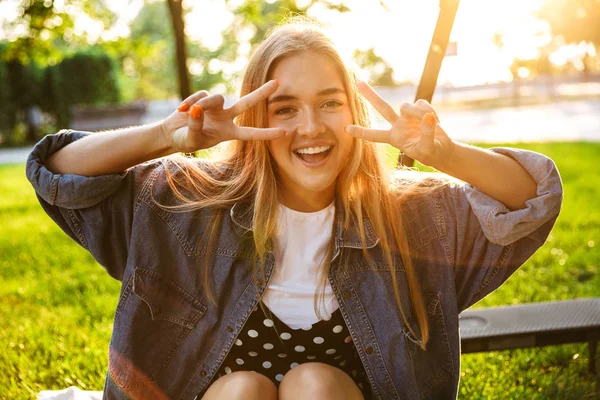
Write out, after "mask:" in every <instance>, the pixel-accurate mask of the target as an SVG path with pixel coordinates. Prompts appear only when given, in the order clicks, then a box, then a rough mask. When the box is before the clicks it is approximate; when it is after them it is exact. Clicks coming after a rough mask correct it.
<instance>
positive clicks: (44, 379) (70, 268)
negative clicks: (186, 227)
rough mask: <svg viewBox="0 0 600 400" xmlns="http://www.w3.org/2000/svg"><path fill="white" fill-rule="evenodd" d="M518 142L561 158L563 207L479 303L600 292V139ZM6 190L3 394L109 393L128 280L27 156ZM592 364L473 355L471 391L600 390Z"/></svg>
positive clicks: (1, 210)
mask: <svg viewBox="0 0 600 400" xmlns="http://www.w3.org/2000/svg"><path fill="white" fill-rule="evenodd" d="M486 146H490V145H486ZM508 146H514V147H520V148H525V149H530V150H534V151H538V152H540V153H543V154H546V155H548V156H550V157H551V158H553V159H554V160H555V161H556V163H557V165H558V167H559V170H560V172H561V175H562V178H563V182H564V188H565V199H564V203H563V210H562V213H561V216H560V217H559V219H558V222H557V224H556V226H555V228H554V230H553V231H552V233H551V236H550V238H549V239H548V241H547V243H545V245H544V246H543V247H542V248H541V249H540V250H539V251H538V252H537V253H536V254H535V255H534V256H533V257H532V258H531V259H530V260H529V261H528V262H527V263H526V264H525V265H524V266H523V267H522V268H521V269H520V270H519V271H517V272H516V273H515V274H514V275H513V277H511V278H510V279H509V280H508V281H507V282H506V283H505V284H504V285H503V286H502V287H501V288H499V289H498V290H496V291H495V292H494V293H492V294H491V295H490V296H488V297H487V298H485V299H484V300H482V301H481V302H480V303H478V304H477V307H485V306H494V305H502V304H516V303H526V302H535V301H547V300H559V299H572V298H579V297H591V296H599V295H600V272H599V267H600V250H599V247H600V210H599V209H598V205H599V204H600V202H599V199H600V167H599V163H600V144H592V143H552V144H511V145H508ZM395 154H397V153H393V152H391V153H390V160H393V159H394V156H395ZM0 193H1V194H2V195H1V197H0V227H1V229H0V276H1V278H2V284H1V285H0V321H2V323H1V325H0V343H1V344H2V346H3V347H4V351H1V352H0V399H26V398H35V396H36V394H37V393H38V392H39V391H40V390H43V389H62V388H66V387H68V386H71V385H75V386H79V387H80V388H82V389H86V390H102V387H103V383H104V377H105V372H106V366H107V363H108V359H107V349H108V343H109V339H110V335H111V331H112V319H113V315H114V309H115V307H116V304H117V299H118V293H119V282H117V281H114V280H113V279H112V278H110V277H109V276H108V275H107V274H106V273H105V272H104V270H103V269H102V268H101V267H100V266H99V265H98V264H96V263H95V261H94V260H93V259H92V257H91V256H90V255H89V254H88V253H87V252H86V251H85V250H84V249H82V248H80V247H79V246H78V245H77V244H75V243H74V242H73V241H72V240H71V239H70V238H69V237H67V236H66V235H65V234H64V233H62V231H60V229H59V228H58V227H57V226H56V225H55V224H54V223H53V222H52V221H51V220H50V219H49V218H48V217H47V216H46V215H45V214H44V212H43V210H42V209H41V207H40V206H39V205H38V202H37V200H36V198H35V195H34V192H33V190H32V188H31V186H30V185H29V183H28V182H27V180H26V178H25V176H24V166H23V165H16V166H3V167H0ZM587 363H588V349H587V345H586V344H576V345H564V346H551V347H546V348H535V349H525V350H512V351H502V352H489V353H478V354H470V355H464V356H463V357H462V368H461V369H462V378H461V385H460V395H459V397H460V398H464V399H472V398H473V399H556V398H560V399H577V400H580V399H592V398H600V387H598V386H597V383H596V382H595V380H594V379H593V377H592V376H591V375H590V374H589V373H588V372H587V365H588V364H587Z"/></svg>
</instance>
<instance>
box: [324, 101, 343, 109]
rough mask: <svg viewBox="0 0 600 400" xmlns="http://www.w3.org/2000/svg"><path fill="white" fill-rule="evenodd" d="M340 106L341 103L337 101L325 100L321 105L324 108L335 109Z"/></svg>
mask: <svg viewBox="0 0 600 400" xmlns="http://www.w3.org/2000/svg"><path fill="white" fill-rule="evenodd" d="M342 105H343V104H342V102H341V101H339V100H327V101H326V102H325V103H323V107H324V108H337V107H341V106H342Z"/></svg>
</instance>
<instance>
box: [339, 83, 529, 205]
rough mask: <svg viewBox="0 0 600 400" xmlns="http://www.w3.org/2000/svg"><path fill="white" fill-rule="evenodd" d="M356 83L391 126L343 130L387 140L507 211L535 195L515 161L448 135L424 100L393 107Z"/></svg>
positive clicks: (368, 137)
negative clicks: (497, 202)
mask: <svg viewBox="0 0 600 400" xmlns="http://www.w3.org/2000/svg"><path fill="white" fill-rule="evenodd" d="M357 87H358V89H359V91H360V92H361V94H362V95H363V96H364V97H365V98H366V99H367V100H368V101H369V102H370V103H371V104H372V105H373V106H374V107H375V109H376V110H377V111H378V112H379V113H380V114H381V115H382V116H383V117H384V118H385V119H386V120H387V121H388V122H389V123H390V124H391V128H390V129H371V128H365V127H359V126H356V125H349V126H348V127H346V132H347V133H348V134H350V135H352V136H355V137H360V138H363V139H367V140H371V141H376V142H384V143H389V144H391V145H392V146H394V147H396V148H398V149H399V150H400V151H401V152H403V153H404V154H406V155H407V156H409V157H411V158H412V159H414V160H417V161H419V162H421V163H422V164H424V165H427V166H430V167H433V168H435V169H437V170H438V171H441V172H443V173H446V174H448V175H451V176H453V177H455V178H458V179H460V180H462V181H464V182H466V183H468V184H470V185H471V186H473V187H475V188H477V189H479V190H480V191H482V192H484V193H485V194H487V195H489V196H491V197H492V198H494V199H496V200H498V201H499V202H501V203H502V204H504V205H505V206H506V207H507V208H508V209H509V210H511V211H514V210H519V209H522V208H525V207H526V205H525V202H526V201H527V200H530V199H532V198H534V197H535V196H536V189H537V184H536V182H535V180H534V179H533V178H532V176H531V175H530V174H529V173H528V172H527V171H526V170H525V168H523V166H522V165H521V164H520V163H519V162H517V161H516V160H514V159H513V158H511V157H510V156H508V155H505V154H501V153H500V152H494V151H492V150H486V149H481V148H477V147H474V146H469V145H466V144H463V143H458V142H455V141H453V140H452V139H451V138H450V137H449V136H448V135H447V134H446V132H445V131H444V129H443V128H442V127H441V126H440V123H439V122H440V121H439V119H438V116H437V113H436V112H435V110H434V109H433V107H432V106H431V105H430V104H429V103H428V102H426V101H425V100H418V101H416V102H415V103H414V104H413V103H404V104H402V106H401V108H400V113H396V111H395V110H394V109H393V108H392V107H391V106H390V105H389V104H388V103H387V102H386V101H385V100H383V99H382V98H381V97H380V96H379V95H378V94H377V92H375V90H373V88H371V87H370V86H369V85H368V84H366V83H364V82H359V83H358V84H357Z"/></svg>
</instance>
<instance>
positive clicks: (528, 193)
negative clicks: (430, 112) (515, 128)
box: [431, 128, 537, 211]
mask: <svg viewBox="0 0 600 400" xmlns="http://www.w3.org/2000/svg"><path fill="white" fill-rule="evenodd" d="M440 129H441V128H440ZM431 166H432V167H433V168H436V169H437V170H438V171H441V172H443V173H446V174H448V175H451V176H453V177H455V178H458V179H460V180H461V181H464V182H467V183H469V184H470V185H471V186H474V187H476V188H477V189H479V190H481V191H482V192H484V193H485V194H487V195H489V196H491V197H493V198H494V199H496V200H498V201H499V202H501V203H502V204H504V205H505V206H506V207H507V208H508V209H509V210H511V211H514V210H519V209H522V208H525V207H526V205H525V202H526V201H527V200H530V199H532V198H534V197H536V195H537V193H536V188H537V184H536V182H535V181H534V179H533V178H532V177H531V175H529V173H528V172H527V171H526V170H525V169H524V168H523V167H522V166H521V164H519V163H518V162H517V161H515V160H514V159H512V158H511V157H509V156H507V155H504V154H500V153H496V152H493V151H490V150H485V149H480V148H478V147H474V146H469V145H466V144H462V143H457V142H454V143H453V151H452V153H451V154H450V156H449V157H448V159H447V160H446V162H444V163H442V164H441V165H431Z"/></svg>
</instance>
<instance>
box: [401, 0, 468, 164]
mask: <svg viewBox="0 0 600 400" xmlns="http://www.w3.org/2000/svg"><path fill="white" fill-rule="evenodd" d="M459 2H460V0H440V13H439V14H438V19H437V23H436V25H435V30H434V32H433V38H432V39H431V45H430V46H429V53H428V54H427V59H426V60H425V67H423V74H422V75H421V81H420V82H419V86H418V87H417V95H416V96H415V101H417V100H419V99H424V100H427V101H428V102H430V103H431V99H432V98H433V92H434V91H435V86H436V84H437V79H438V75H439V73H440V68H441V67H442V61H443V60H444V56H445V54H446V48H447V47H448V42H449V41H450V32H452V25H454V17H456V11H457V10H458V3H459ZM398 164H402V165H405V166H407V167H412V166H413V165H414V160H413V159H412V158H410V157H408V156H406V155H403V154H402V153H400V155H399V156H398Z"/></svg>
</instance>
